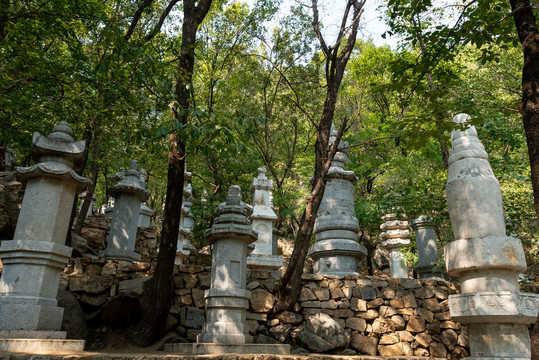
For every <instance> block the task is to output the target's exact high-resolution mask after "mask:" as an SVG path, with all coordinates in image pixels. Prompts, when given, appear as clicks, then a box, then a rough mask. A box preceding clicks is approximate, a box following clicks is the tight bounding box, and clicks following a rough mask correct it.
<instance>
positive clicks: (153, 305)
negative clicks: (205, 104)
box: [129, 0, 212, 346]
mask: <svg viewBox="0 0 539 360" xmlns="http://www.w3.org/2000/svg"><path fill="white" fill-rule="evenodd" d="M211 2H212V0H200V1H199V2H198V5H195V0H184V1H183V13H184V18H183V26H182V45H181V50H180V56H179V69H178V76H177V80H176V100H177V105H176V106H175V107H174V108H173V118H174V119H175V120H176V122H180V123H182V124H187V121H188V119H189V108H190V99H191V91H190V89H191V86H192V77H193V69H194V65H195V52H194V49H195V43H196V33H197V29H198V26H199V25H200V23H201V22H202V20H204V18H205V17H206V14H207V13H208V10H209V9H210V6H211ZM184 170H185V142H184V141H183V140H182V139H180V138H179V137H178V136H177V134H176V133H174V132H172V133H171V134H170V136H169V154H168V174H167V195H166V200H165V209H164V212H163V225H162V230H161V241H160V243H159V255H158V256H157V265H156V268H155V272H154V275H153V277H152V279H151V280H149V281H147V282H146V283H145V284H144V292H143V294H142V298H141V300H140V302H141V311H142V317H141V320H140V322H139V323H138V324H137V325H136V327H135V328H134V329H132V331H131V332H130V336H129V341H130V342H131V343H132V344H134V345H138V346H147V345H149V344H151V343H152V342H153V341H154V340H156V339H157V338H158V337H159V336H161V335H162V334H163V330H164V324H165V320H166V318H167V315H168V314H169V311H170V306H171V305H172V299H173V286H172V271H173V269H174V258H175V257H176V250H177V248H176V244H177V241H178V228H179V225H180V215H181V208H182V196H183V181H184Z"/></svg>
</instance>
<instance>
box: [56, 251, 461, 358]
mask: <svg viewBox="0 0 539 360" xmlns="http://www.w3.org/2000/svg"><path fill="white" fill-rule="evenodd" d="M210 269H211V267H210V256H209V254H198V255H197V256H191V257H190V259H189V264H188V265H180V266H175V268H174V274H173V278H172V281H173V283H174V293H175V297H174V304H173V306H172V308H171V311H170V315H169V317H168V319H167V325H166V331H167V333H168V334H167V338H168V339H169V341H177V342H187V341H189V342H195V341H196V336H197V335H198V334H199V333H200V329H201V328H202V326H203V324H204V291H205V290H206V289H208V288H209V286H210ZM152 274H153V268H152V267H151V266H150V264H148V263H133V264H130V263H128V262H124V261H115V260H100V259H90V258H84V259H80V258H79V259H73V260H72V262H71V263H70V265H69V266H68V267H67V268H66V271H64V273H63V275H62V281H61V287H62V288H64V289H68V290H69V291H70V292H72V293H73V294H74V295H75V297H77V299H78V300H79V302H80V303H81V305H82V307H83V310H84V312H85V314H86V317H87V319H88V324H89V328H90V331H92V329H93V330H94V331H103V329H104V326H110V327H112V328H114V327H116V326H121V325H127V324H129V323H130V322H132V321H134V320H136V319H135V318H134V316H135V315H136V313H137V311H136V306H137V305H136V304H135V303H133V302H131V301H130V300H129V299H137V298H138V297H139V296H140V294H141V293H142V284H143V283H144V281H145V280H147V279H148V278H149V276H151V275H152ZM277 284H278V276H277V273H275V272H273V273H272V272H267V271H251V272H249V274H248V281H247V289H248V290H251V294H252V297H251V301H250V309H249V312H248V314H247V320H248V324H249V328H250V332H251V334H252V335H254V336H255V341H256V342H259V343H275V342H281V343H284V342H286V343H290V344H292V345H293V346H295V347H296V348H297V351H298V352H313V353H327V354H342V355H357V354H361V355H386V356H388V355H393V356H395V355H406V356H412V355H415V356H425V357H429V356H430V357H442V358H448V359H459V358H461V357H464V356H466V355H467V354H468V344H467V333H466V329H465V328H464V327H462V326H461V325H460V324H458V323H455V322H453V321H451V320H450V318H449V312H448V305H447V298H448V295H450V294H454V293H456V292H457V291H458V290H457V288H456V286H455V285H454V284H452V283H450V282H445V281H434V280H422V281H420V280H413V279H392V278H387V277H363V276H346V277H345V278H343V279H336V278H331V277H326V276H324V275H319V274H318V275H312V274H305V275H303V280H302V289H301V296H300V299H299V301H298V303H297V304H296V306H295V308H294V309H293V311H290V312H285V313H282V314H279V315H277V316H274V315H273V314H271V309H272V307H273V305H274V303H275V296H274V294H275V293H276V289H277ZM119 313H120V314H119ZM126 313H127V314H126ZM105 329H106V327H105Z"/></svg>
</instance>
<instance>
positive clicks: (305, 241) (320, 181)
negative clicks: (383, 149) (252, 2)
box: [273, 0, 364, 312]
mask: <svg viewBox="0 0 539 360" xmlns="http://www.w3.org/2000/svg"><path fill="white" fill-rule="evenodd" d="M363 4H364V1H357V0H356V1H354V0H352V1H349V2H348V4H347V7H346V9H345V13H344V15H343V24H346V23H347V21H346V20H347V18H348V15H349V11H350V9H352V8H353V10H354V11H353V15H352V16H353V18H352V26H351V29H346V28H345V27H344V26H342V27H341V29H340V31H339V35H338V37H337V41H336V45H335V46H331V47H328V46H327V45H326V42H325V40H324V38H323V36H322V33H321V31H320V28H319V23H318V6H317V0H312V9H313V22H312V24H313V28H314V31H315V32H316V34H317V36H318V39H319V41H320V45H321V47H322V51H323V52H324V55H325V57H326V82H327V92H326V99H325V101H324V108H323V110H322V115H321V117H320V123H319V124H318V125H317V129H316V143H315V155H316V159H315V171H314V180H313V187H312V190H311V193H310V194H309V195H308V196H307V201H306V204H305V211H304V213H303V216H302V218H301V225H300V228H299V232H298V235H297V237H296V243H295V244H294V250H293V251H292V256H291V257H290V262H289V263H288V266H287V268H286V272H285V274H284V276H283V278H282V279H281V281H280V283H279V287H278V290H277V302H276V304H275V306H274V309H273V311H274V312H281V311H286V310H290V309H292V307H293V306H294V304H295V303H296V302H297V300H298V298H299V294H300V290H301V275H302V274H303V266H304V264H305V259H306V257H307V252H308V250H309V244H310V240H311V235H312V232H313V227H314V221H315V219H316V213H317V212H318V208H319V207H320V203H321V202H322V197H323V196H324V189H325V183H326V174H327V172H328V170H329V167H330V165H331V161H332V160H333V157H334V156H335V154H336V153H337V148H338V146H339V142H340V140H341V136H342V134H343V132H344V130H345V128H346V119H344V120H343V124H342V127H341V130H340V131H339V135H338V136H337V139H336V140H335V142H334V143H333V146H332V148H331V150H330V151H328V150H329V149H328V146H329V135H330V130H331V124H332V123H333V116H334V113H335V105H336V103H337V94H338V92H339V87H340V85H341V82H342V78H343V76H344V70H345V68H346V64H347V63H348V60H349V59H350V55H351V53H352V49H353V48H354V45H355V41H356V36H357V30H358V27H359V16H360V15H361V12H362V9H363ZM345 35H346V36H347V37H348V39H347V40H346V45H344V47H342V50H341V51H340V52H339V49H341V47H340V46H339V45H337V44H340V43H341V41H343V39H344V38H345Z"/></svg>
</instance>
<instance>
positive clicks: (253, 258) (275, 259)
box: [247, 254, 283, 271]
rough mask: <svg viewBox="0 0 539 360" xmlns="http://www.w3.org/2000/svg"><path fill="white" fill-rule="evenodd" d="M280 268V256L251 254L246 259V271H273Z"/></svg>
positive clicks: (281, 260)
mask: <svg viewBox="0 0 539 360" xmlns="http://www.w3.org/2000/svg"><path fill="white" fill-rule="evenodd" d="M282 266H283V257H282V256H281V255H266V254H251V255H249V256H248V257H247V269H251V270H265V271H275V270H279V268H280V267H282Z"/></svg>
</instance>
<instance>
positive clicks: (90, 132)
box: [65, 120, 94, 246]
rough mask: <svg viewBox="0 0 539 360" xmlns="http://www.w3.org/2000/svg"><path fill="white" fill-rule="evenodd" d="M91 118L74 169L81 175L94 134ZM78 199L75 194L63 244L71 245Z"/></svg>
mask: <svg viewBox="0 0 539 360" xmlns="http://www.w3.org/2000/svg"><path fill="white" fill-rule="evenodd" d="M93 124H94V122H93V120H91V121H89V122H88V123H87V124H86V129H85V130H84V141H86V146H85V147H84V158H83V159H84V160H83V161H82V164H81V166H80V168H79V169H75V171H76V172H77V174H79V175H80V176H82V174H83V173H84V169H85V168H86V163H87V162H88V154H89V153H90V144H91V143H92V137H93V135H94V130H93ZM78 200H79V196H78V195H76V196H75V198H74V199H73V205H72V207H71V217H70V218H69V231H68V232H67V236H66V241H65V245H66V246H71V229H72V227H73V222H74V221H75V216H76V215H77V201H78Z"/></svg>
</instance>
